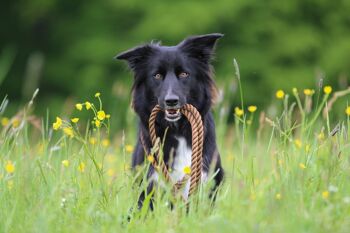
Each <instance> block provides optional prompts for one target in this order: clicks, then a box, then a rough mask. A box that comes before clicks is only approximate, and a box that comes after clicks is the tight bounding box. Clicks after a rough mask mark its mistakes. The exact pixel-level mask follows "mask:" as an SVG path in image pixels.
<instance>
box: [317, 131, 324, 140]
mask: <svg viewBox="0 0 350 233" xmlns="http://www.w3.org/2000/svg"><path fill="white" fill-rule="evenodd" d="M324 138H325V136H324V133H323V132H321V133H319V134H318V135H317V139H318V140H320V141H322V140H323V139H324Z"/></svg>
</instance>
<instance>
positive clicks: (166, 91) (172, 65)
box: [115, 33, 224, 209]
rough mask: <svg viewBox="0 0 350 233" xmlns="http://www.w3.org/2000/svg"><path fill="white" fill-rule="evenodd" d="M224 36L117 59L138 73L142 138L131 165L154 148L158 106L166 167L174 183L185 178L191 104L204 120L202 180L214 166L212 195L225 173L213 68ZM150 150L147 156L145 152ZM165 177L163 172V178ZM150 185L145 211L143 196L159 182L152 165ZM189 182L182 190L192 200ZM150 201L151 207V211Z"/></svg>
mask: <svg viewBox="0 0 350 233" xmlns="http://www.w3.org/2000/svg"><path fill="white" fill-rule="evenodd" d="M222 36H223V35H222V34H219V33H213V34H208V35H200V36H192V37H188V38H186V39H184V40H183V41H182V42H180V43H179V44H178V45H176V46H162V45H160V43H150V44H146V45H142V46H139V47H135V48H132V49H130V50H128V51H125V52H122V53H120V54H118V55H117V56H116V57H115V58H116V59H120V60H126V61H127V63H128V65H129V67H130V69H131V70H132V72H133V74H134V83H133V87H132V106H133V109H134V110H135V112H136V113H137V115H138V117H139V129H138V130H139V131H138V140H137V144H136V147H135V151H134V153H133V156H132V167H133V168H135V167H136V166H137V165H141V164H142V163H143V162H144V160H145V154H146V153H148V152H149V150H150V148H151V147H152V144H151V139H150V135H149V129H148V119H149V116H150V114H151V111H152V109H153V107H154V106H155V105H157V104H159V105H160V107H161V108H162V109H163V111H162V112H160V113H159V114H158V116H157V118H156V122H155V126H156V133H157V136H159V137H160V138H163V137H164V134H165V130H166V129H167V128H168V130H167V132H166V134H165V141H164V145H163V154H164V155H163V156H164V162H165V164H166V166H167V167H168V169H169V168H171V177H172V179H173V181H174V182H176V181H178V180H181V179H182V178H183V176H184V175H185V174H184V167H186V166H189V167H190V166H191V153H192V151H191V143H192V142H191V141H192V134H191V126H190V124H189V122H188V121H187V119H186V117H184V116H182V115H181V113H180V111H179V109H180V108H181V107H182V106H183V105H185V104H187V103H188V104H192V105H193V106H194V107H196V109H197V110H198V112H199V113H200V114H201V116H202V120H203V126H204V145H203V146H204V148H203V167H202V181H205V180H206V179H207V176H208V172H209V168H214V174H215V176H214V181H215V186H214V187H213V189H212V192H211V194H210V197H212V195H213V194H214V197H213V198H214V199H215V195H216V191H217V188H218V186H219V185H220V183H221V182H222V179H223V176H224V171H223V169H222V166H221V161H220V155H219V152H218V149H217V145H216V136H215V124H214V120H213V115H212V113H211V106H212V103H213V102H214V100H215V97H216V95H217V93H216V90H217V89H216V86H215V82H214V79H213V68H212V66H211V64H210V62H211V60H212V57H213V54H214V48H215V44H216V41H217V40H218V39H219V38H221V37H222ZM144 146H145V147H146V150H147V151H146V152H145V149H144ZM160 175H162V174H160ZM147 177H148V179H149V185H148V187H147V192H146V193H142V194H141V196H140V198H139V201H138V206H139V208H141V207H142V203H143V201H144V199H145V196H146V195H147V194H149V193H150V192H151V191H152V190H153V188H154V185H155V184H157V180H158V174H157V172H155V171H154V168H153V167H152V166H150V170H149V171H148V176H147ZM188 191H189V180H188V182H187V184H186V185H185V187H184V189H183V195H184V196H185V198H186V197H188ZM152 205H153V204H152V202H151V209H153V207H152Z"/></svg>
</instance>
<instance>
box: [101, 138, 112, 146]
mask: <svg viewBox="0 0 350 233" xmlns="http://www.w3.org/2000/svg"><path fill="white" fill-rule="evenodd" d="M109 144H110V142H109V140H108V139H103V140H102V146H104V147H108V146H109Z"/></svg>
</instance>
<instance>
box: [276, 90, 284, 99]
mask: <svg viewBox="0 0 350 233" xmlns="http://www.w3.org/2000/svg"><path fill="white" fill-rule="evenodd" d="M283 97H284V91H283V90H278V91H277V92H276V98H277V99H283Z"/></svg>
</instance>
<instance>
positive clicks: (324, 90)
mask: <svg viewBox="0 0 350 233" xmlns="http://www.w3.org/2000/svg"><path fill="white" fill-rule="evenodd" d="M323 92H324V93H325V94H326V95H329V94H331V92H332V87H331V86H325V87H324V88H323Z"/></svg>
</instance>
